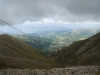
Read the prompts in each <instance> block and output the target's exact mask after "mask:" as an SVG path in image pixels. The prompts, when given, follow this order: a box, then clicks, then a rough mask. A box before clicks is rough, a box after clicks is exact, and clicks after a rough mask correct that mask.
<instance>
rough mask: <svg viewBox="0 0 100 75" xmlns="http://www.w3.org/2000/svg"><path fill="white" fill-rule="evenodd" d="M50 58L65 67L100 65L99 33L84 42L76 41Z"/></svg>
mask: <svg viewBox="0 0 100 75" xmlns="http://www.w3.org/2000/svg"><path fill="white" fill-rule="evenodd" d="M50 58H51V59H52V60H53V61H57V62H59V63H63V64H65V65H66V66H68V65H71V66H76V65H100V33H98V34H96V35H95V36H92V37H90V38H88V39H86V40H81V41H76V42H74V43H72V44H71V45H69V46H68V47H65V48H63V49H62V50H59V51H57V52H55V53H54V54H52V55H51V57H50Z"/></svg>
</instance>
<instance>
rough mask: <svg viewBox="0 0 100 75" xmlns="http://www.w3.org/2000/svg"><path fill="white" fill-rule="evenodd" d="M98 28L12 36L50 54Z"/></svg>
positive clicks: (90, 34)
mask: <svg viewBox="0 0 100 75" xmlns="http://www.w3.org/2000/svg"><path fill="white" fill-rule="evenodd" d="M98 32H100V30H99V29H94V28H89V29H87V28H81V29H66V30H65V29H64V30H43V31H38V32H37V33H30V34H27V35H17V36H14V37H16V38H18V39H20V40H22V41H24V42H26V43H27V44H29V45H31V46H33V47H36V48H38V49H40V50H42V51H43V52H44V53H45V54H50V53H52V52H54V51H56V50H59V49H61V48H62V47H64V46H68V45H70V44H71V43H72V42H75V41H78V40H84V39H86V38H89V37H91V36H93V35H95V34H96V33H98Z"/></svg>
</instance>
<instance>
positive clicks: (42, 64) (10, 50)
mask: <svg viewBox="0 0 100 75" xmlns="http://www.w3.org/2000/svg"><path fill="white" fill-rule="evenodd" d="M2 67H4V68H9V67H11V68H52V67H55V66H54V63H52V62H50V61H48V60H47V58H46V57H45V56H44V55H43V53H42V52H40V51H39V50H37V49H36V48H33V47H31V46H29V45H27V44H25V43H24V42H22V41H19V40H17V39H15V38H13V37H11V36H9V35H6V34H4V35H0V68H2Z"/></svg>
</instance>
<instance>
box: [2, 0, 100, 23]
mask: <svg viewBox="0 0 100 75" xmlns="http://www.w3.org/2000/svg"><path fill="white" fill-rule="evenodd" d="M0 16H1V18H2V17H3V18H5V19H7V20H9V21H10V22H12V23H14V24H20V23H24V22H26V21H29V22H42V23H48V22H51V23H59V22H60V23H91V24H99V22H100V0H0Z"/></svg>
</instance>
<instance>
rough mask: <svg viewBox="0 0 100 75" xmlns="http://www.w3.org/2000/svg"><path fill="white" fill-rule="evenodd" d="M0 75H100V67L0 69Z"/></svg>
mask: <svg viewBox="0 0 100 75" xmlns="http://www.w3.org/2000/svg"><path fill="white" fill-rule="evenodd" d="M0 75H100V66H75V67H66V68H53V69H0Z"/></svg>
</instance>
